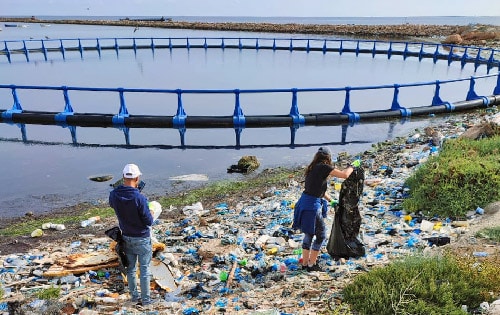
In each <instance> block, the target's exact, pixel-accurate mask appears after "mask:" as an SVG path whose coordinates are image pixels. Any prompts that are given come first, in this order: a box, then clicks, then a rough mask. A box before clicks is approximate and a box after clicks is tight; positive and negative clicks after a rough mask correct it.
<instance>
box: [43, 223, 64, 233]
mask: <svg viewBox="0 0 500 315" xmlns="http://www.w3.org/2000/svg"><path fill="white" fill-rule="evenodd" d="M48 229H52V230H57V231H62V230H65V229H66V226H64V224H55V223H52V222H48V223H44V224H42V230H48Z"/></svg>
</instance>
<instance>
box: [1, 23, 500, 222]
mask: <svg viewBox="0 0 500 315" xmlns="http://www.w3.org/2000/svg"><path fill="white" fill-rule="evenodd" d="M315 23H317V22H315ZM346 23H347V22H346ZM374 24H380V23H374ZM454 24H457V23H454ZM257 36H258V37H268V38H273V37H279V36H280V35H279V34H272V35H270V34H250V33H243V32H206V31H195V30H166V29H148V28H141V29H139V30H136V31H135V32H134V29H133V28H129V27H106V26H80V25H57V24H54V25H51V26H49V27H41V26H40V25H38V24H29V25H28V27H26V28H3V31H2V32H0V40H10V39H30V38H32V39H42V38H46V37H48V38H49V39H53V38H87V39H91V38H94V39H95V38H97V37H99V38H103V37H108V38H114V37H137V38H139V37H144V38H150V37H155V38H157V37H165V38H168V37H201V38H203V37H257ZM297 36H298V35H297ZM283 37H284V38H290V35H283ZM49 42H50V41H49ZM2 58H3V59H2ZM30 58H31V59H30V62H26V60H25V59H24V57H23V56H22V55H21V56H14V57H13V60H12V62H11V63H8V62H7V60H6V57H5V56H0V67H1V73H2V75H1V76H0V84H16V85H51V86H61V85H69V86H94V87H112V88H116V87H130V88H132V87H136V88H162V89H176V88H182V89H234V88H240V89H264V88H291V87H301V88H306V87H344V86H360V85H378V84H394V83H410V82H421V81H432V80H436V79H439V80H446V79H452V78H463V77H469V76H471V75H480V74H484V73H485V71H486V70H485V69H483V68H484V67H480V68H479V69H478V72H476V73H475V72H474V69H473V66H472V65H470V66H469V65H467V66H465V67H464V68H463V69H461V67H460V64H459V63H457V62H455V63H452V64H451V66H447V63H446V62H445V61H443V62H438V63H437V64H433V63H432V61H426V60H423V61H421V62H419V61H418V59H417V58H413V59H407V60H406V61H403V60H402V58H401V57H400V58H396V57H393V58H392V59H391V60H387V57H383V56H380V57H379V56H377V57H375V58H372V57H371V55H369V56H363V55H359V56H358V57H356V56H355V55H354V54H351V55H349V54H343V55H341V56H339V55H338V54H333V53H332V54H325V55H323V54H322V53H309V54H307V53H305V52H294V53H290V52H288V51H285V52H280V51H276V52H269V51H262V50H260V51H246V50H244V51H239V50H229V49H226V50H219V49H210V50H207V51H205V50H201V49H200V50H196V49H192V50H190V51H189V52H188V51H186V50H173V51H169V50H155V52H154V53H153V52H152V51H151V50H140V51H138V52H137V54H134V52H133V51H125V50H121V51H120V53H119V54H118V56H117V55H116V53H115V52H114V51H108V52H103V54H102V55H101V56H100V57H99V56H98V55H97V53H96V52H85V53H84V56H83V58H81V57H80V55H79V53H69V52H68V53H67V55H66V58H65V59H63V58H62V57H61V55H60V54H57V53H54V54H49V60H48V61H45V60H44V58H43V55H41V54H38V55H37V54H31V56H30ZM495 83H496V81H495V80H491V82H489V83H488V84H486V85H484V86H483V85H481V86H477V88H476V92H477V93H478V94H480V95H489V94H491V91H492V90H493V88H494V86H495ZM467 87H468V84H467V83H464V84H463V85H456V86H454V87H453V88H450V89H446V88H442V90H441V97H442V98H443V99H446V100H450V101H459V100H463V99H465V95H466V93H467ZM18 95H19V98H20V102H21V105H22V106H23V109H27V110H49V111H61V110H62V109H63V108H64V102H63V98H62V95H61V93H60V92H49V91H47V92H44V93H42V94H39V93H37V94H36V95H35V94H34V93H32V92H27V91H19V92H18ZM432 95H433V91H432V89H431V88H413V89H408V90H407V91H406V90H405V92H404V93H400V103H401V104H402V105H403V106H408V107H411V106H418V105H428V104H429V103H430V101H431V99H432ZM70 97H71V100H72V106H73V108H74V110H75V111H77V112H105V113H116V112H117V111H118V108H119V100H118V98H117V95H116V93H114V94H112V93H108V94H106V93H103V95H100V96H99V97H98V98H97V97H95V95H94V96H89V95H88V94H86V93H84V92H71V93H70ZM343 99H344V95H343V93H339V94H335V93H330V94H325V93H323V94H318V93H311V94H307V95H306V94H304V95H300V98H299V107H300V110H301V113H308V112H321V111H323V112H324V111H340V110H341V109H342V106H343ZM391 100H392V91H387V92H382V93H377V94H374V92H360V93H357V94H354V93H353V95H352V96H351V103H352V109H353V110H355V111H361V110H368V109H373V108H378V109H380V108H389V107H390V104H391ZM183 102H184V105H185V108H186V111H187V114H188V115H203V114H205V115H207V114H211V115H231V114H232V110H233V109H232V108H233V106H234V99H233V98H228V97H227V96H225V97H221V96H203V97H201V96H187V97H185V98H183ZM241 102H242V107H243V109H244V113H245V115H252V114H262V113H266V114H287V113H288V111H289V106H290V103H291V100H290V95H283V96H270V95H260V96H259V95H253V96H248V95H247V96H242V99H241ZM0 104H2V105H1V106H0V107H1V108H10V107H11V106H12V96H11V95H10V91H0ZM176 104H177V103H176V97H174V96H159V95H127V106H128V109H129V113H131V114H163V115H173V114H174V113H175V110H176ZM429 123H432V121H430V120H427V121H415V120H412V121H410V122H406V123H404V124H403V123H399V122H395V123H379V124H360V125H356V126H353V127H349V128H347V133H346V134H345V135H343V132H344V131H345V130H343V128H342V127H341V126H330V127H302V128H299V129H298V130H297V131H296V133H295V139H294V143H293V144H294V145H292V144H291V133H290V129H289V128H263V129H249V128H247V129H244V130H243V132H242V134H241V147H240V148H235V144H236V142H235V138H236V137H235V131H234V130H232V129H217V130H206V129H202V130H199V129H198V130H196V129H194V130H191V129H188V130H187V132H186V135H185V138H184V144H185V146H182V145H181V137H180V135H179V132H178V131H177V130H175V129H131V130H130V138H129V142H130V144H131V145H132V146H134V148H132V149H130V148H128V149H127V148H125V147H124V144H125V143H126V142H125V134H124V132H123V131H122V130H119V129H115V128H82V127H77V128H76V141H77V144H74V143H73V139H72V135H71V132H70V130H69V129H68V128H62V127H59V126H38V125H27V126H25V127H24V128H21V126H17V125H9V124H0V163H1V165H2V172H3V178H4V179H5V180H6V182H7V183H8V184H7V185H4V186H3V188H2V190H1V191H0V210H1V216H2V217H13V216H19V215H23V214H24V213H25V212H27V211H33V212H35V213H41V212H46V211H50V210H52V209H54V208H57V207H61V206H65V205H71V204H75V203H77V202H81V201H88V202H91V203H99V202H103V201H106V199H107V196H108V192H109V189H110V188H109V183H110V182H106V183H96V182H92V181H90V180H88V177H89V176H91V175H95V174H113V175H114V176H115V178H114V179H113V180H112V181H111V182H114V180H117V179H118V178H119V176H120V171H121V168H122V167H123V165H124V164H126V163H130V162H133V163H137V164H138V165H139V166H140V167H141V170H142V172H143V173H144V180H145V181H146V182H147V186H146V188H145V191H144V192H145V193H146V194H149V195H160V194H165V193H169V192H171V191H175V190H179V189H182V188H185V187H188V186H190V185H192V184H193V183H192V182H177V181H172V180H170V177H172V176H179V175H186V174H206V175H208V177H209V179H210V180H218V179H225V178H235V179H238V178H240V177H242V176H243V175H240V174H227V173H226V169H227V168H228V167H229V166H230V165H231V164H236V163H237V161H238V159H239V158H240V157H241V156H243V155H256V156H257V157H258V159H259V160H260V162H261V169H264V168H268V167H276V166H296V165H302V164H306V163H308V162H309V161H310V159H311V158H312V155H313V154H314V152H315V150H316V149H317V147H318V146H320V145H322V144H328V145H329V146H330V147H331V148H332V150H333V151H334V152H335V153H338V152H340V151H347V152H349V153H352V154H355V153H358V152H361V151H364V150H366V149H368V148H369V147H370V146H371V144H372V143H375V142H379V141H383V140H386V139H391V138H393V137H396V136H402V135H407V134H408V133H409V132H411V131H412V130H414V129H415V128H418V127H422V126H426V125H427V124H429ZM23 140H24V141H23ZM194 184H197V183H194Z"/></svg>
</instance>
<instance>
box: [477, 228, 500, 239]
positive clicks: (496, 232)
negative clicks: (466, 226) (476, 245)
mask: <svg viewBox="0 0 500 315" xmlns="http://www.w3.org/2000/svg"><path fill="white" fill-rule="evenodd" d="M476 237H481V238H486V239H489V240H492V241H494V242H500V226H496V227H492V228H486V229H482V230H480V231H478V232H477V233H476Z"/></svg>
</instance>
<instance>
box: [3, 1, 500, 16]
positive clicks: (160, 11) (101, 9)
mask: <svg viewBox="0 0 500 315" xmlns="http://www.w3.org/2000/svg"><path fill="white" fill-rule="evenodd" d="M11 15H14V16H16V15H21V16H32V15H35V16H37V15H62V16H68V15H69V16H165V17H169V16H261V17H268V16H294V17H345V16H349V17H351V16H352V17H405V16H500V1H499V0H474V1H470V0H418V1H409V0H0V16H11Z"/></svg>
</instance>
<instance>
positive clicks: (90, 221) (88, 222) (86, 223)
mask: <svg viewBox="0 0 500 315" xmlns="http://www.w3.org/2000/svg"><path fill="white" fill-rule="evenodd" d="M100 219H101V217H100V216H95V217H90V218H88V219H87V220H83V221H82V222H81V223H80V225H81V227H86V226H89V225H92V224H94V223H96V222H97V221H99V220H100Z"/></svg>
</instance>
